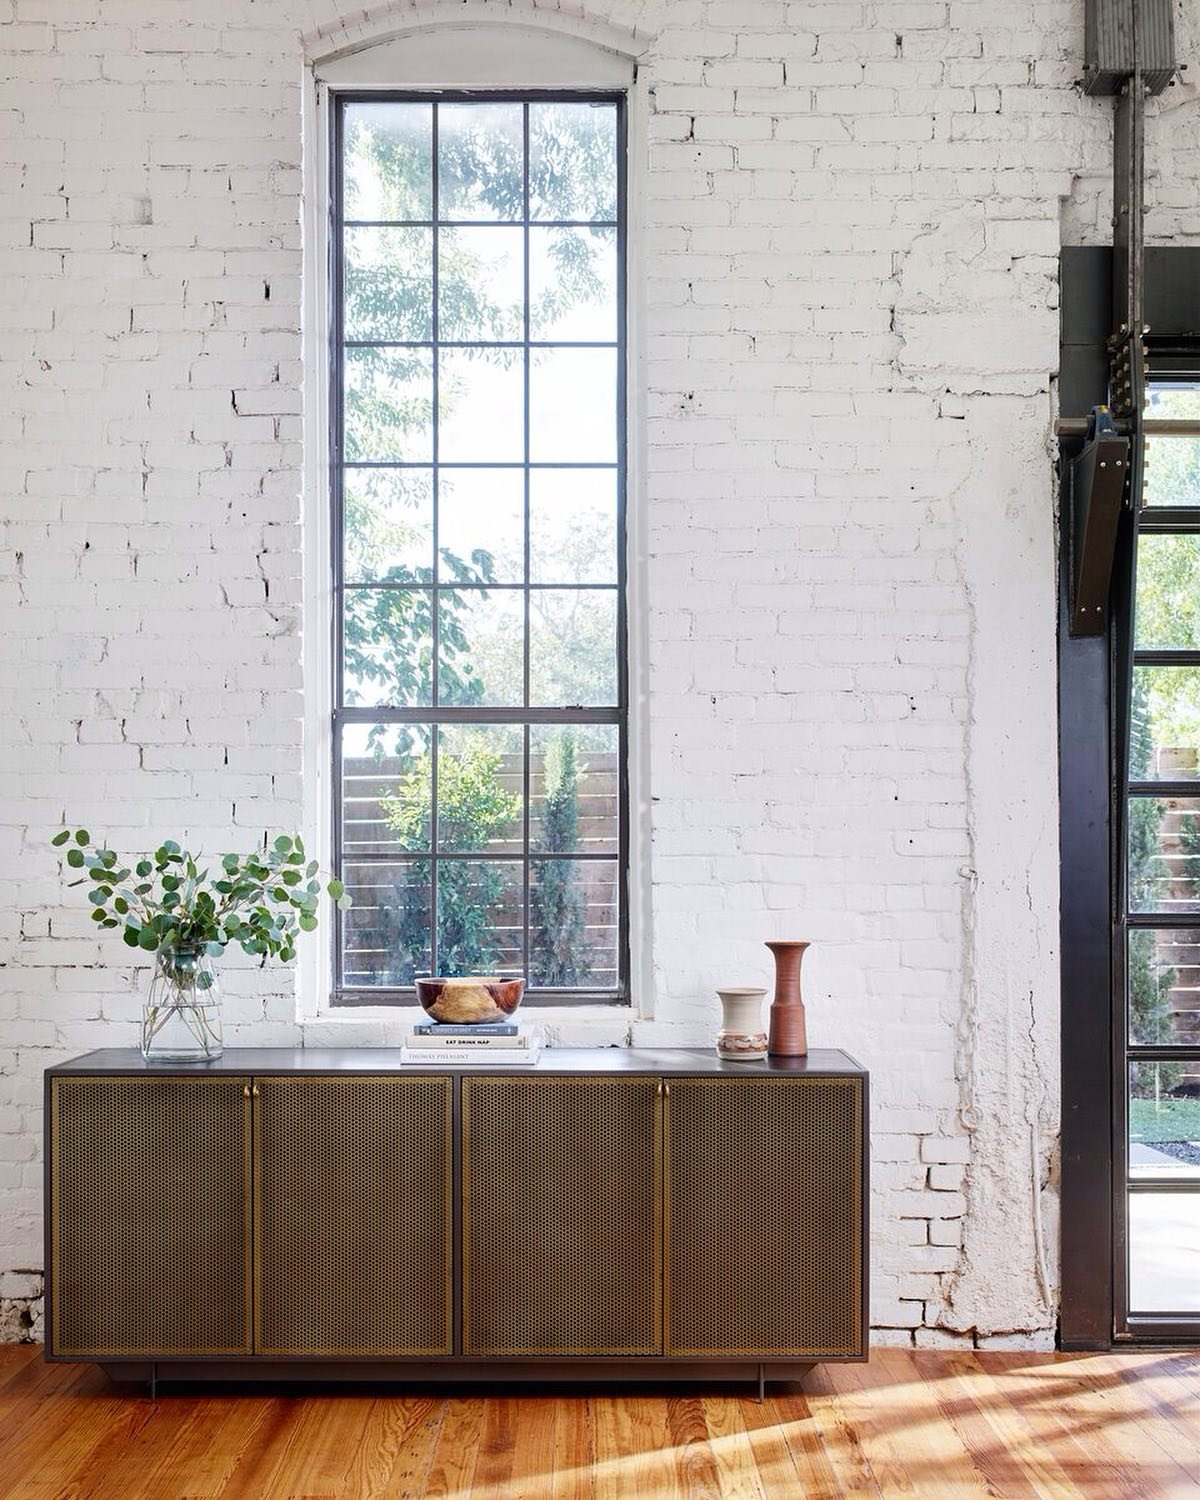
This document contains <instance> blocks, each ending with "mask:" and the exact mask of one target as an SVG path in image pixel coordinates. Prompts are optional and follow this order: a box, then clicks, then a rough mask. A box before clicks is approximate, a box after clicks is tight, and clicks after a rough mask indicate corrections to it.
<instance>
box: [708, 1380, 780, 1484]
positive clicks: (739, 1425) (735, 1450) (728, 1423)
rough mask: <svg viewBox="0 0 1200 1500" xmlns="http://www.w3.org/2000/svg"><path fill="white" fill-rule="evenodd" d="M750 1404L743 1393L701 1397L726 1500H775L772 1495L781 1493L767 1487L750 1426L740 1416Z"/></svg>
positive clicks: (709, 1437)
mask: <svg viewBox="0 0 1200 1500" xmlns="http://www.w3.org/2000/svg"><path fill="white" fill-rule="evenodd" d="M746 1401H747V1398H746V1397H745V1396H744V1395H740V1394H739V1395H736V1396H735V1395H732V1394H730V1395H722V1396H704V1397H702V1398H701V1409H702V1410H703V1412H704V1425H705V1426H706V1427H707V1428H708V1442H709V1447H710V1448H711V1449H712V1455H713V1461H714V1463H715V1464H716V1467H717V1477H718V1479H719V1480H720V1484H721V1494H722V1495H723V1496H724V1500H771V1496H772V1493H776V1494H777V1493H778V1491H774V1492H773V1491H772V1490H770V1489H768V1488H767V1483H766V1479H765V1476H764V1475H763V1474H762V1473H761V1472H760V1470H759V1466H758V1459H757V1456H756V1453H755V1448H754V1445H753V1443H751V1441H750V1435H749V1433H748V1432H747V1430H746V1423H745V1421H744V1420H743V1419H742V1416H741V1414H740V1408H741V1407H743V1406H744V1405H745V1404H746Z"/></svg>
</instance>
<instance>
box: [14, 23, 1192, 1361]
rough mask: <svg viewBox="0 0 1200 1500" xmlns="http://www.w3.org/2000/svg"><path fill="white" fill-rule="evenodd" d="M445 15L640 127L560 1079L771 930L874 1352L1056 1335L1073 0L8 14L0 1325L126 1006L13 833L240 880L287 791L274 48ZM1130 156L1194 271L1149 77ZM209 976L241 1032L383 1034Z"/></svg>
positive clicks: (285, 432) (1082, 198) (298, 589)
mask: <svg viewBox="0 0 1200 1500" xmlns="http://www.w3.org/2000/svg"><path fill="white" fill-rule="evenodd" d="M464 16H466V17H480V16H483V17H492V18H494V19H495V20H497V22H505V21H511V20H513V19H514V18H516V19H523V20H525V21H526V22H527V23H528V22H530V21H536V20H537V19H538V17H539V16H540V17H542V18H543V20H544V21H545V24H547V25H553V26H554V27H557V28H559V29H565V30H569V31H572V32H574V33H575V34H577V35H580V36H583V37H585V38H594V39H598V40H601V41H604V42H609V43H614V44H617V45H620V46H622V47H624V49H625V50H627V51H629V52H632V53H635V54H637V55H638V57H639V61H640V69H641V73H640V77H641V80H642V83H643V85H644V86H645V87H646V89H647V97H648V106H649V107H648V110H647V120H646V129H645V132H644V137H643V138H640V139H636V140H635V142H634V149H635V151H636V152H638V154H639V160H640V163H641V164H642V165H643V166H644V168H645V170H644V172H643V173H641V174H640V176H639V178H638V181H639V183H640V193H641V200H640V203H639V206H638V212H639V217H640V220H641V229H640V231H639V244H638V264H639V277H640V287H639V291H638V295H639V299H640V302H641V306H642V312H641V315H640V319H639V329H640V333H639V337H640V348H639V351H638V354H639V364H638V380H639V381H640V384H641V389H642V392H643V401H644V409H645V432H644V435H642V436H641V437H640V441H641V442H642V444H643V447H644V454H645V462H644V466H643V470H644V471H643V473H642V477H641V483H640V493H639V494H638V495H637V496H636V499H635V504H636V507H637V513H638V515H639V518H640V519H639V526H638V531H639V534H640V536H641V537H642V539H643V540H642V545H641V555H640V556H639V557H638V559H637V562H636V567H637V569H638V570H639V572H640V575H641V576H642V579H643V582H644V598H645V600H646V601H647V602H646V606H645V610H646V612H645V617H644V621H643V622H641V623H640V624H639V630H640V631H641V632H642V633H643V634H644V638H645V643H646V661H645V663H644V679H645V685H646V687H647V689H648V696H647V699H646V701H645V702H644V703H643V704H642V705H641V707H640V709H639V714H638V722H639V724H640V726H641V733H642V734H643V736H644V740H645V760H646V764H647V765H648V768H649V781H648V793H649V795H650V796H651V797H652V798H653V802H652V805H651V808H650V811H649V813H648V819H649V826H650V835H651V849H652V863H651V866H650V869H649V871H648V878H647V880H646V885H647V889H648V893H649V894H648V899H647V906H648V910H649V915H650V920H651V926H650V935H649V938H648V942H649V944H650V961H651V965H652V969H653V975H654V985H653V989H654V995H653V1002H652V1009H653V1018H652V1019H647V1020H639V1021H634V1022H630V1021H628V1020H626V1019H624V1018H612V1017H610V1018H609V1019H608V1020H607V1022H605V1021H603V1020H594V1019H582V1020H576V1021H574V1022H572V1021H570V1020H569V1019H565V1020H564V1021H563V1023H562V1024H561V1025H560V1026H559V1028H558V1035H559V1037H560V1039H564V1040H570V1039H573V1038H575V1037H584V1036H587V1037H597V1036H598V1037H602V1038H603V1037H607V1038H608V1039H611V1040H615V1041H619V1040H625V1039H628V1038H629V1037H630V1036H632V1037H633V1038H635V1039H641V1040H662V1041H664V1042H698V1043H702V1042H706V1041H707V1040H708V1039H709V1038H710V1036H711V1033H712V1030H713V1029H714V1026H715V1024H716V1018H717V1005H716V1001H715V998H714V995H713V988H714V985H715V984H716V983H718V982H721V981H725V982H743V983H747V982H751V981H753V980H760V981H762V980H765V979H766V977H767V970H768V965H767V962H766V957H767V956H766V954H765V951H764V950H763V948H762V942H763V940H764V939H766V938H771V937H792V936H803V937H808V938H811V939H813V940H814V942H815V944H816V946H815V947H814V949H813V951H812V953H811V955H810V957H809V959H808V961H807V967H806V974H805V983H806V994H807V998H808V1001H809V1008H810V1019H809V1034H810V1037H811V1038H813V1039H815V1041H816V1043H817V1044H826V1045H843V1046H845V1047H847V1048H848V1050H850V1051H852V1052H853V1053H855V1054H857V1055H858V1056H860V1057H861V1058H862V1059H863V1060H864V1061H865V1062H866V1063H868V1064H869V1065H870V1066H871V1068H872V1070H873V1075H874V1080H873V1083H874V1089H873V1098H874V1111H873V1125H874V1130H875V1133H876V1135H875V1139H876V1147H877V1149H876V1175H875V1190H874V1204H873V1214H874V1244H875V1264H874V1271H875V1280H874V1292H875V1300H874V1320H875V1322H876V1324H877V1325H878V1327H879V1330H880V1333H879V1336H880V1338H881V1339H883V1340H885V1341H900V1342H907V1343H915V1344H916V1345H918V1346H920V1347H931V1346H940V1345H943V1344H946V1345H953V1344H955V1343H957V1342H960V1341H962V1342H967V1343H970V1342H971V1341H972V1340H974V1339H982V1340H985V1341H988V1342H994V1341H995V1340H996V1339H1001V1340H1003V1339H1005V1338H1008V1339H1010V1340H1017V1341H1019V1342H1032V1343H1035V1344H1037V1343H1042V1344H1044V1343H1046V1342H1047V1341H1048V1340H1049V1339H1050V1337H1051V1330H1052V1327H1053V1323H1054V1316H1055V1313H1054V1307H1053V1296H1054V1274H1055V1273H1054V1258H1055V1257H1054V1244H1055V1221H1054V1205H1055V1201H1056V1191H1055V1180H1056V1144H1055V1143H1056V1132H1057V1120H1058V1103H1057V1051H1058V1036H1057V1024H1056V1010H1057V983H1058V960H1057V851H1056V837H1055V829H1056V805H1055V793H1054V784H1055V775H1056V762H1055V744H1054V721H1055V698H1054V634H1055V610H1054V551H1055V535H1054V493H1053V486H1052V471H1051V464H1050V459H1049V447H1050V444H1049V433H1050V422H1051V419H1052V414H1053V410H1054V371H1055V366H1056V359H1057V350H1056V342H1057V267H1056V256H1057V252H1058V247H1059V244H1060V242H1061V241H1062V239H1063V237H1064V236H1065V237H1066V238H1068V239H1072V240H1081V239H1093V240H1095V239H1102V238H1104V237H1105V236H1106V235H1107V232H1108V230H1107V220H1108V213H1109V207H1108V196H1107V177H1108V171H1109V166H1108V163H1109V151H1110V146H1109V137H1110V108H1109V106H1107V105H1106V104H1104V103H1102V102H1099V101H1090V100H1085V99H1083V98H1082V97H1081V96H1080V94H1079V93H1078V91H1077V89H1076V88H1075V87H1074V84H1073V81H1074V80H1075V79H1076V78H1077V77H1078V75H1079V73H1080V69H1081V60H1082V34H1083V3H1082V0H1038V3H1034V0H886V3H885V0H879V3H865V0H837V3H820V0H562V3H561V4H560V5H558V6H553V5H546V6H538V5H536V4H534V3H533V0H514V3H513V4H512V5H509V4H508V3H500V0H495V3H493V0H469V3H468V4H466V5H463V4H459V3H453V4H452V3H451V0H444V3H441V4H437V3H431V4H428V5H423V6H420V7H412V6H408V5H404V4H397V5H395V6H393V7H391V8H390V10H389V9H388V8H386V7H381V8H379V9H378V10H367V11H364V10H363V9H362V8H361V6H354V5H351V4H350V3H349V0H345V3H344V4H343V7H342V12H341V13H339V11H338V8H337V4H336V3H335V0H308V3H305V0H257V3H246V0H209V3H207V4H206V5H203V6H199V7H198V6H196V5H195V4H194V3H191V0H187V3H184V0H105V3H104V4H103V6H80V5H79V4H78V3H77V0H0V382H2V384H3V398H2V399H0V447H2V452H3V462H2V464H0V486H2V488H3V506H2V521H0V525H2V527H3V547H2V548H0V643H2V644H0V651H2V652H3V656H4V668H3V680H2V692H3V712H0V762H2V770H0V1080H2V1088H0V1273H6V1274H0V1302H6V1305H7V1307H8V1313H7V1314H6V1321H4V1322H2V1323H0V1330H3V1332H4V1333H5V1334H7V1335H8V1336H20V1335H21V1334H22V1333H23V1332H28V1331H29V1330H30V1329H32V1328H34V1327H35V1326H36V1316H37V1314H36V1307H37V1299H38V1295H39V1291H40V1283H39V1281H38V1279H37V1275H36V1268H37V1267H39V1266H40V1253H41V1252H40V1201H41V1167H40V1162H39V1155H40V1129H41V1120H40V1103H41V1092H40V1072H41V1069H42V1068H43V1067H44V1066H45V1065H46V1064H47V1063H49V1062H52V1061H54V1060H56V1059H58V1058H61V1057H63V1056H65V1055H68V1054H72V1053H76V1052H79V1051H82V1050H85V1049H88V1048H91V1047H95V1046H100V1045H112V1044H132V1043H133V1041H134V1038H135V1031H134V1018H135V1014H136V1011H137V1007H138V1005H139V1002H140V992H141V988H142V985H143V983H144V977H145V973H144V970H139V969H137V968H135V967H131V966H130V965H129V964H127V963H126V961H125V958H124V950H123V949H121V948H120V946H119V945H117V946H115V947H114V946H113V945H112V944H107V943H106V944H103V945H102V944H100V943H98V942H97V941H96V940H95V938H94V936H93V931H94V929H93V927H92V925H91V923H90V922H89V921H88V920H87V914H86V911H85V909H84V907H83V904H82V903H80V902H79V901H78V900H76V899H75V895H77V893H64V891H63V889H62V886H61V883H60V879H59V875H58V871H57V865H56V861H55V859H54V857H53V855H52V853H51V851H50V850H49V848H48V846H47V841H48V839H49V837H50V835H51V834H52V833H53V832H54V831H55V830H56V829H57V828H58V827H59V826H60V825H61V823H62V822H63V821H64V819H67V820H71V821H78V822H82V823H86V824H88V825H89V826H90V827H92V828H93V829H94V830H97V831H102V832H103V834H104V835H105V837H106V838H107V839H108V840H109V842H111V843H112V844H113V845H114V846H116V847H118V848H131V849H136V848H140V847H144V846H146V845H147V844H149V843H151V842H153V841H156V840H157V839H158V838H159V837H162V836H165V835H170V834H175V835H177V836H180V835H186V837H187V838H188V839H189V840H191V841H194V842H195V843H198V844H200V845H203V846H205V847H207V848H209V849H215V850H220V849H223V848H227V847H239V846H242V847H244V846H246V845H247V844H249V843H250V842H252V841H254V840H255V839H258V838H261V837H262V835H263V833H264V831H265V830H267V829H272V830H277V829H280V828H291V827H293V826H297V825H299V824H300V822H301V820H302V818H303V817H304V814H305V796H306V790H307V791H308V792H311V788H309V789H306V787H305V786H304V784H303V776H302V759H301V742H302V724H303V714H304V698H303V693H304V681H303V674H302V670H301V665H302V662H301V639H302V612H303V588H302V581H303V571H302V558H303V551H302V548H303V530H302V520H303V475H302V465H303V457H304V431H303V400H302V390H303V387H302V370H303V363H302V362H303V357H304V349H305V344H304V340H303V338H302V332H301V308H302V271H303V251H304V246H303V243H302V233H301V222H302V216H301V190H302V181H303V165H304V164H303V149H304V148H303V143H302V133H301V103H302V88H303V87H305V86H307V85H306V82H305V80H306V78H307V75H306V74H305V72H304V61H305V54H306V50H307V53H308V55H309V56H310V57H319V56H321V55H323V54H325V53H328V52H330V51H332V50H335V49H337V48H340V47H343V46H346V45H359V44H361V43H363V42H365V41H367V40H369V39H371V38H373V37H379V36H383V35H387V34H389V33H395V32H396V31H397V30H400V29H402V28H403V27H404V26H406V25H411V24H416V23H417V22H419V21H428V20H433V19H437V18H442V19H445V18H452V19H462V18H463V17H464ZM1195 42H1196V21H1195V17H1194V14H1188V13H1181V18H1180V55H1181V56H1183V57H1185V58H1186V57H1188V56H1192V55H1194V52H1195ZM1148 151H1149V159H1150V163H1151V173H1150V182H1149V199H1150V215H1149V222H1148V230H1149V236H1150V238H1151V239H1152V240H1154V241H1158V242H1167V241H1171V240H1184V239H1187V238H1189V237H1194V236H1195V235H1196V234H1197V233H1198V232H1200V207H1198V197H1197V184H1198V181H1200V111H1198V110H1197V105H1196V99H1195V90H1194V89H1193V88H1192V87H1191V86H1183V87H1180V88H1176V89H1174V90H1172V91H1171V92H1170V93H1169V94H1167V95H1166V96H1165V97H1164V99H1163V100H1162V101H1161V102H1159V103H1157V104H1156V105H1154V106H1153V108H1152V118H1151V121H1150V125H1149V131H1148ZM224 978H225V993H226V996H227V999H228V1007H229V1021H230V1023H231V1024H230V1028H229V1030H230V1034H231V1037H232V1039H233V1040H235V1041H242V1042H246V1043H250V1044H258V1043H268V1042H281V1043H291V1042H298V1041H299V1040H300V1039H301V1038H302V1036H303V1035H305V1034H307V1035H309V1036H316V1037H320V1038H322V1039H323V1040H325V1039H329V1038H330V1037H332V1036H344V1037H345V1038H347V1039H348V1040H379V1039H382V1038H384V1037H385V1036H387V1035H389V1023H388V1022H387V1021H386V1020H381V1019H379V1018H378V1017H372V1018H370V1019H369V1020H367V1021H362V1022H359V1023H353V1022H346V1021H344V1020H337V1019H328V1018H324V1019H318V1020H316V1021H314V1022H310V1023H306V1024H301V1023H300V1022H299V1021H298V1020H297V1014H298V1013H297V1005H296V995H295V985H294V981H293V976H291V975H290V974H288V973H284V972H281V971H278V970H270V969H267V970H259V969H258V968H256V967H253V966H251V965H249V964H238V963H235V962H233V961H232V960H230V961H229V962H228V963H227V964H226V965H225V973H224ZM639 1001H640V1002H641V1004H642V1006H643V1008H644V1009H650V1008H651V1002H650V997H649V996H647V995H644V994H643V995H640V996H639ZM394 1024H395V1023H394V1022H393V1023H391V1026H392V1027H393V1029H394ZM1035 1209H1036V1210H1037V1211H1038V1212H1037V1215H1036V1217H1037V1218H1038V1219H1039V1220H1040V1223H1039V1224H1038V1225H1037V1232H1035ZM1038 1233H1040V1237H1041V1238H1040V1243H1041V1244H1042V1246H1043V1247H1044V1250H1043V1255H1042V1260H1041V1263H1039V1256H1038V1245H1039V1239H1038ZM30 1268H34V1269H32V1270H31V1269H30Z"/></svg>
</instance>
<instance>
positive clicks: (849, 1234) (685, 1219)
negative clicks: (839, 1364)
mask: <svg viewBox="0 0 1200 1500" xmlns="http://www.w3.org/2000/svg"><path fill="white" fill-rule="evenodd" d="M862 1104H863V1092H862V1080H861V1079H859V1078H837V1077H807V1078H691V1079H672V1080H671V1083H670V1086H669V1091H668V1097H667V1109H666V1116H667V1120H666V1145H665V1170H664V1177H665V1189H666V1244H667V1250H666V1272H667V1283H666V1289H667V1295H666V1301H667V1309H666V1352H667V1353H668V1354H675V1355H709V1354H713V1355H715V1354H741V1355H746V1356H761V1357H763V1358H770V1357H772V1356H775V1357H779V1358H784V1357H787V1358H805V1357H812V1358H821V1357H831V1356H837V1355H842V1356H849V1357H853V1356H856V1355H859V1354H861V1353H862V1341H863V1337H864V1334H863V1328H862V1317H861V1297H862V1287H863V1282H862V1276H863V1265H862V1234H863V1220H862V1212H863V1208H862V1191H861V1189H862V1149H863V1135H862V1131H863V1119H862V1113H863V1111H862Z"/></svg>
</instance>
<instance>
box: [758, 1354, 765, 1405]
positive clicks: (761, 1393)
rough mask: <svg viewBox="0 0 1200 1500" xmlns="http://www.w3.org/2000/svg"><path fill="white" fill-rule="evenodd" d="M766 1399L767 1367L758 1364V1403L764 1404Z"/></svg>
mask: <svg viewBox="0 0 1200 1500" xmlns="http://www.w3.org/2000/svg"><path fill="white" fill-rule="evenodd" d="M766 1400H767V1367H766V1365H764V1364H760V1365H759V1367H758V1404H759V1406H764V1405H765V1404H766Z"/></svg>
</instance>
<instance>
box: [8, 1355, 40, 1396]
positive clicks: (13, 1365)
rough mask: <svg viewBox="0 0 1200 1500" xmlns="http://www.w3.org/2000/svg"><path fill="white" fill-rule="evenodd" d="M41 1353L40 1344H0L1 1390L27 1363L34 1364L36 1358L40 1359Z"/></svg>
mask: <svg viewBox="0 0 1200 1500" xmlns="http://www.w3.org/2000/svg"><path fill="white" fill-rule="evenodd" d="M41 1355H42V1347H41V1345H40V1344H0V1391H3V1389H4V1387H5V1386H6V1385H7V1384H8V1382H9V1381H10V1380H12V1379H13V1378H14V1376H16V1375H18V1374H20V1372H21V1371H22V1370H23V1369H24V1368H25V1366H26V1365H30V1364H32V1363H33V1361H34V1360H35V1359H36V1360H40V1359H41Z"/></svg>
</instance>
